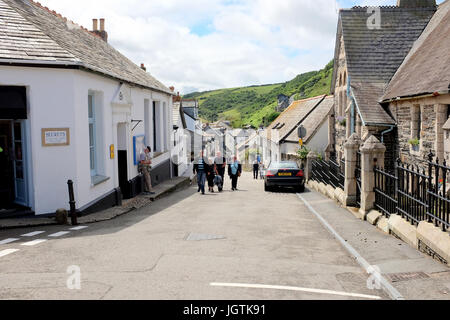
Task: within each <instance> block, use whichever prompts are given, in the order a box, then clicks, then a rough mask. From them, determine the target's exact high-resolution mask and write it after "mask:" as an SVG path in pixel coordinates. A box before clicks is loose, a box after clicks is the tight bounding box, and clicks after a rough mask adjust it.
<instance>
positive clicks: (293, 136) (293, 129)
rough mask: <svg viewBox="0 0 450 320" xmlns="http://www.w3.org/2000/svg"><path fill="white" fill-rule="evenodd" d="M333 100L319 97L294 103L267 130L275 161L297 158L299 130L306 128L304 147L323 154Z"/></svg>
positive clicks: (326, 142) (326, 144)
mask: <svg viewBox="0 0 450 320" xmlns="http://www.w3.org/2000/svg"><path fill="white" fill-rule="evenodd" d="M333 107H334V97H333V96H326V95H322V96H318V97H314V98H309V99H304V100H298V101H294V102H293V103H292V104H291V105H290V106H289V107H288V108H287V109H286V110H285V111H284V112H282V113H281V114H280V116H279V117H278V118H277V119H275V121H273V122H272V124H271V125H270V126H269V127H268V128H267V139H268V140H270V141H272V142H273V143H274V144H275V145H276V148H274V150H272V153H275V154H274V155H272V156H271V158H272V159H274V161H280V160H290V159H296V158H297V152H298V150H299V149H300V144H299V137H298V128H299V127H300V126H303V127H304V128H305V129H306V136H305V137H303V143H304V145H305V146H306V147H307V148H308V149H310V150H312V151H316V152H318V153H322V154H324V152H325V150H326V148H327V146H328V141H329V119H331V115H332V113H333Z"/></svg>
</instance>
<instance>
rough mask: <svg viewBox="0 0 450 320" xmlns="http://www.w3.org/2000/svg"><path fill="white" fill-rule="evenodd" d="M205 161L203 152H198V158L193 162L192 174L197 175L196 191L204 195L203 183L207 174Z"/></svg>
mask: <svg viewBox="0 0 450 320" xmlns="http://www.w3.org/2000/svg"><path fill="white" fill-rule="evenodd" d="M207 165H208V163H207V161H206V159H205V157H204V155H203V150H202V151H201V152H200V156H199V157H198V158H197V159H196V160H195V161H194V170H193V172H194V174H197V184H198V191H197V192H200V191H201V192H202V194H205V181H206V174H207V169H208V168H207Z"/></svg>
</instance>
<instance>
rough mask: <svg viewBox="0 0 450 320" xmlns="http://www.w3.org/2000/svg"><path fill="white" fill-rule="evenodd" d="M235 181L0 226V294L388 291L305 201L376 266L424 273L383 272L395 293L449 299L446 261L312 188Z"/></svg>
mask: <svg viewBox="0 0 450 320" xmlns="http://www.w3.org/2000/svg"><path fill="white" fill-rule="evenodd" d="M238 188H239V190H238V191H235V192H232V191H230V181H229V180H228V179H226V182H225V191H224V192H223V193H220V194H219V193H217V192H216V193H207V194H206V195H201V194H199V193H197V188H196V186H191V187H188V188H185V189H181V190H179V191H178V192H175V193H171V194H169V195H168V196H166V197H164V198H161V199H159V200H158V201H155V202H153V203H151V204H150V205H149V206H147V205H145V206H142V207H141V208H139V209H136V210H133V211H132V212H129V213H128V214H124V215H121V216H118V217H116V218H115V219H112V220H107V221H102V222H98V223H95V224H90V225H82V226H79V228H77V229H76V230H72V227H71V226H42V227H38V228H36V227H35V228H26V229H10V230H0V270H2V272H1V273H0V299H96V300H97V299H99V300H100V299H108V300H111V299H113V300H115V299H119V300H120V299H154V300H159V299H162V300H165V299H175V300H185V299H188V300H209V299H215V300H236V299H238V300H266V299H274V300H310V299H319V300H335V299H339V300H341V299H345V300H347V299H350V300H353V299H362V300H378V299H390V296H389V294H388V293H387V292H385V291H383V290H381V289H377V288H373V287H371V286H370V285H368V283H370V282H371V279H370V276H369V275H368V274H367V272H366V271H365V270H364V269H363V268H361V266H360V265H359V264H358V263H357V261H356V260H355V259H354V257H353V256H352V254H350V253H349V251H347V249H346V248H345V247H344V246H343V245H342V244H341V243H340V242H339V241H337V239H336V236H335V235H333V234H332V233H330V232H329V230H327V228H325V227H324V225H323V222H322V221H320V219H318V218H317V216H316V215H315V214H313V212H312V211H311V209H310V208H309V207H308V205H309V206H311V208H313V209H315V210H317V211H318V212H319V213H320V214H321V215H323V216H324V217H325V218H326V219H329V221H330V224H332V225H333V226H334V227H335V229H336V230H337V231H338V232H341V233H342V234H343V237H345V239H347V240H348V242H349V243H351V245H352V246H353V247H354V248H355V249H356V250H358V251H359V252H360V253H361V255H362V256H364V257H365V258H366V260H367V261H369V262H370V263H371V264H376V265H378V266H380V267H381V269H382V271H383V273H393V272H395V273H397V272H404V271H411V270H412V271H414V270H418V269H422V270H425V269H426V271H427V273H428V274H429V275H432V277H430V278H427V279H425V280H408V281H402V283H400V282H398V283H397V282H395V283H394V282H392V283H393V285H395V286H396V288H397V289H398V290H399V291H400V292H401V293H402V295H403V296H404V297H405V298H407V299H414V298H418V299H435V298H447V295H445V294H444V293H443V291H444V290H450V289H449V288H450V287H449V279H450V278H449V276H448V272H447V271H448V268H447V267H445V266H442V265H441V264H439V263H438V262H436V261H434V260H432V259H431V258H428V257H426V256H424V255H423V254H421V253H420V252H418V251H417V252H416V251H415V250H413V249H412V248H410V247H408V246H407V245H405V244H402V243H401V242H400V241H399V240H397V239H395V238H392V237H391V236H389V235H385V234H383V233H381V232H379V231H378V230H377V229H376V228H373V226H370V225H369V224H367V223H366V222H362V221H358V220H357V219H356V218H354V217H353V216H352V215H351V214H350V213H349V212H348V211H346V210H345V209H343V208H339V207H338V206H337V205H336V204H335V203H334V202H332V201H331V200H328V199H327V198H325V197H323V196H322V195H320V194H318V193H315V192H309V191H307V192H305V193H304V194H302V195H301V196H302V197H303V199H304V200H306V201H307V202H308V205H307V204H305V202H304V201H303V200H302V199H300V198H299V196H298V195H297V194H295V193H292V192H287V191H280V192H273V193H265V192H264V191H263V190H264V188H263V181H260V180H259V181H254V180H252V178H251V174H249V173H244V174H243V177H242V178H241V179H240V182H239V186H238ZM347 224H348V225H347ZM375 241H377V242H376V243H375ZM419 266H420V268H419ZM444 267H445V268H444ZM77 279H80V281H81V282H80V286H79V287H78V286H77V283H78V282H77ZM420 281H433V282H427V284H426V285H425V284H423V283H422V282H420ZM433 285H434V286H435V287H433Z"/></svg>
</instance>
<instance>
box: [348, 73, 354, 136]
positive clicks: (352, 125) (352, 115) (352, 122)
mask: <svg viewBox="0 0 450 320" xmlns="http://www.w3.org/2000/svg"><path fill="white" fill-rule="evenodd" d="M347 78H348V79H347V92H346V94H347V98H349V99H350V100H351V101H352V106H351V107H350V132H351V134H353V133H354V132H356V130H355V120H354V119H355V98H354V97H353V95H352V94H351V91H350V83H351V78H350V75H348V76H347Z"/></svg>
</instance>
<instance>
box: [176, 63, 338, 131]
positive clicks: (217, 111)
mask: <svg viewBox="0 0 450 320" xmlns="http://www.w3.org/2000/svg"><path fill="white" fill-rule="evenodd" d="M332 73H333V62H330V63H329V64H328V65H327V66H326V67H325V68H324V69H322V70H320V71H312V72H307V73H303V74H300V75H298V76H297V77H295V78H294V79H292V80H291V81H288V82H285V83H279V84H270V85H262V86H250V87H242V88H231V89H220V90H213V91H206V92H194V93H191V94H188V95H185V96H184V97H183V98H186V99H198V100H199V104H200V110H199V113H200V117H201V118H203V119H207V120H208V121H211V122H214V121H217V120H229V121H231V122H232V124H233V126H234V127H236V128H238V127H242V126H244V125H253V126H255V127H258V126H259V125H261V124H263V125H268V124H269V123H270V122H272V121H273V120H274V119H275V118H276V117H277V116H278V113H277V112H275V108H276V106H277V103H278V95H279V94H284V95H286V96H292V95H294V94H295V99H306V98H310V97H314V96H318V95H321V94H328V93H329V91H330V87H331V77H332Z"/></svg>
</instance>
